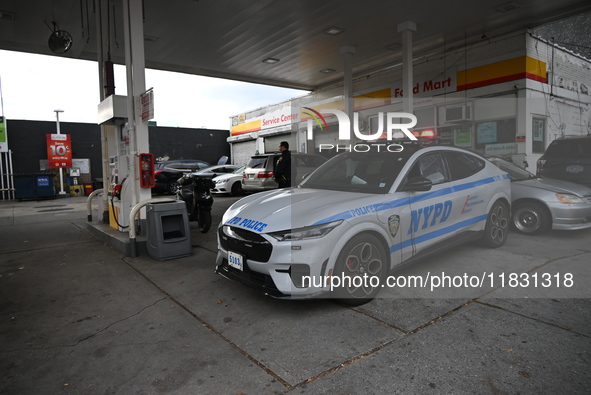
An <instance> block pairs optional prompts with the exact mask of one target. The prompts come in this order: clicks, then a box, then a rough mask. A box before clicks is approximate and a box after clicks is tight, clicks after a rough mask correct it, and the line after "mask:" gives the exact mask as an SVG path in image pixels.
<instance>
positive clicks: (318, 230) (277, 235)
mask: <svg viewBox="0 0 591 395" xmlns="http://www.w3.org/2000/svg"><path fill="white" fill-rule="evenodd" d="M342 222H343V220H338V221H333V222H328V223H326V224H321V225H314V226H306V227H304V228H299V229H287V230H282V231H279V232H273V233H269V234H268V235H269V236H272V237H273V238H274V239H276V240H277V241H296V240H305V239H319V238H321V237H324V236H326V235H327V234H329V233H330V232H331V231H332V230H333V229H334V228H336V227H337V226H339V225H340V224H341V223H342Z"/></svg>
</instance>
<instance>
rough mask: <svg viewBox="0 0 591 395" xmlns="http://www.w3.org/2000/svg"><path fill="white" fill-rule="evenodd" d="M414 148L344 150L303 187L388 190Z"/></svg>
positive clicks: (358, 190)
mask: <svg viewBox="0 0 591 395" xmlns="http://www.w3.org/2000/svg"><path fill="white" fill-rule="evenodd" d="M412 154H413V152H412V151H410V150H409V152H406V151H402V152H378V153H353V152H350V153H344V154H341V155H337V156H335V157H334V158H332V159H331V160H329V161H328V162H326V163H324V164H323V165H322V166H320V167H319V168H318V169H317V170H316V171H315V172H314V173H312V174H311V175H310V176H309V177H308V178H306V179H305V180H304V181H303V182H302V184H300V186H301V187H302V188H315V189H329V190H335V191H347V192H363V193H376V194H379V193H388V191H389V190H390V188H391V187H392V184H393V183H394V180H396V177H398V174H399V173H400V170H402V167H403V166H404V164H405V163H406V161H407V160H408V158H409V157H410V155H412Z"/></svg>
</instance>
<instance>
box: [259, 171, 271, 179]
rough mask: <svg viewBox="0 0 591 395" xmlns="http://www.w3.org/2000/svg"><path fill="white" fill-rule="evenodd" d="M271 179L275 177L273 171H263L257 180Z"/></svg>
mask: <svg viewBox="0 0 591 395" xmlns="http://www.w3.org/2000/svg"><path fill="white" fill-rule="evenodd" d="M271 177H273V172H272V171H261V172H259V174H258V175H257V178H271Z"/></svg>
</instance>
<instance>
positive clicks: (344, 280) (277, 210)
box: [216, 146, 511, 305]
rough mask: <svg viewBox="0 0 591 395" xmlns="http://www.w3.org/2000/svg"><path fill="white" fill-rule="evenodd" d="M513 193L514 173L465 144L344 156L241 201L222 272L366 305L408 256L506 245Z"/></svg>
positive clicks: (227, 220)
mask: <svg viewBox="0 0 591 395" xmlns="http://www.w3.org/2000/svg"><path fill="white" fill-rule="evenodd" d="M510 191H511V186H510V180H509V176H508V174H507V173H505V172H503V171H501V170H500V169H498V168H497V167H496V166H494V165H493V164H492V163H490V162H489V161H487V160H485V159H484V158H483V157H480V156H478V155H477V154H474V153H472V152H468V151H465V150H462V149H459V148H454V147H428V148H422V149H421V148H419V147H417V146H404V149H403V150H401V151H400V152H376V153H355V152H352V153H344V154H341V155H337V156H335V157H334V158H332V159H331V160H329V161H328V162H326V163H325V164H323V165H322V166H321V167H319V168H318V169H317V170H316V171H314V172H313V173H312V174H311V175H310V176H309V177H307V178H306V179H305V180H304V181H303V182H302V183H301V184H300V185H299V186H298V187H297V188H290V189H279V190H273V191H267V192H262V193H257V194H255V195H252V196H249V197H245V198H243V199H241V200H239V201H237V202H236V203H234V204H233V205H232V206H231V207H230V208H229V209H228V210H227V211H226V213H225V214H224V216H223V218H222V221H221V222H220V226H219V228H218V254H217V259H216V265H217V266H216V272H217V273H218V274H220V275H222V276H224V277H226V278H228V279H231V280H234V281H236V282H238V283H241V284H244V285H247V286H251V287H254V288H257V289H260V290H262V291H263V292H264V293H266V294H268V295H270V296H273V297H278V298H309V297H314V296H321V297H335V298H338V299H341V300H343V301H345V302H347V303H349V304H351V305H359V304H363V303H366V302H368V301H370V300H371V299H372V298H374V297H376V295H377V294H378V292H379V290H380V288H381V287H383V286H384V282H385V280H386V277H387V276H388V274H389V272H390V270H391V269H392V268H393V267H395V266H396V265H399V264H401V263H403V262H409V261H411V260H414V259H417V258H420V257H424V256H426V255H428V254H430V253H436V252H439V251H441V250H442V249H444V248H449V247H451V246H455V245H457V244H458V243H459V242H464V241H469V240H475V239H480V240H481V242H482V244H483V245H485V246H488V247H493V248H495V247H499V246H501V245H503V243H504V242H505V240H506V238H507V232H508V227H509V218H510V202H511V192H510ZM336 280H338V281H336Z"/></svg>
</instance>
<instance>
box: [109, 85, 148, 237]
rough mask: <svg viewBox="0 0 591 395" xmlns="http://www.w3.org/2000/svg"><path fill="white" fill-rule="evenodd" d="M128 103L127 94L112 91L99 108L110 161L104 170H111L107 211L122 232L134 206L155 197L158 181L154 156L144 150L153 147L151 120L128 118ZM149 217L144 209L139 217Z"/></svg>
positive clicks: (126, 225)
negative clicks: (151, 142) (150, 143)
mask: <svg viewBox="0 0 591 395" xmlns="http://www.w3.org/2000/svg"><path fill="white" fill-rule="evenodd" d="M126 103H127V98H126V97H125V96H117V95H111V96H109V97H107V98H106V99H105V100H103V101H102V102H101V103H100V104H99V111H98V115H99V124H100V125H104V126H105V128H104V130H103V133H104V143H103V160H104V161H105V162H108V165H109V168H108V169H107V168H106V166H104V171H105V172H107V171H108V172H109V174H105V175H104V178H105V181H107V180H108V185H106V187H107V192H108V193H107V196H106V199H105V200H104V204H105V205H106V208H105V210H104V211H107V212H108V218H109V225H110V226H111V227H113V228H115V229H117V230H119V231H121V232H128V231H129V225H130V223H129V216H130V214H131V212H132V209H133V207H134V206H135V205H136V204H137V203H139V202H142V201H145V200H148V199H150V198H151V197H152V191H151V187H152V184H153V182H154V175H153V173H154V156H153V154H142V153H141V152H147V151H148V149H149V148H148V136H147V122H144V121H143V120H141V119H140V120H139V122H138V120H137V119H136V122H135V123H130V122H128V112H127V104H126ZM132 125H134V126H132ZM138 130H140V131H141V133H139V134H138ZM145 218H146V214H145V209H142V210H140V212H139V213H138V217H137V220H138V221H143V220H144V219H145ZM139 226H141V222H140V225H139Z"/></svg>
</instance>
